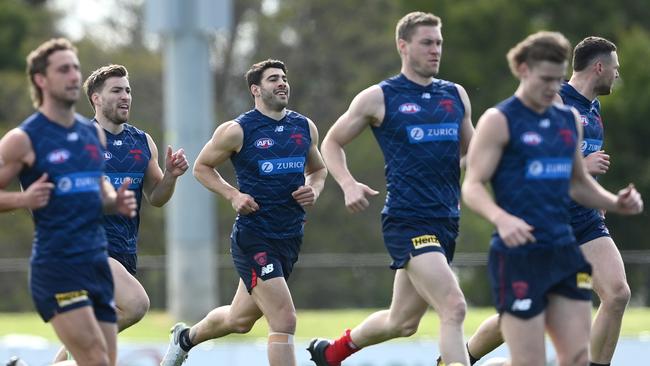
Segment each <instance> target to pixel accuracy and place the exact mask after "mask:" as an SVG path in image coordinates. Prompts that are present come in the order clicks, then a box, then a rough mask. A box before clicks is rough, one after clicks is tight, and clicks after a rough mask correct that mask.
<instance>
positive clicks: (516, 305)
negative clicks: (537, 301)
mask: <svg viewBox="0 0 650 366" xmlns="http://www.w3.org/2000/svg"><path fill="white" fill-rule="evenodd" d="M532 304H533V300H531V299H517V300H515V301H514V302H513V303H512V311H528V310H530V306H531V305H532Z"/></svg>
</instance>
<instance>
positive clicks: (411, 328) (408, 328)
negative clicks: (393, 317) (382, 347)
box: [396, 322, 419, 337]
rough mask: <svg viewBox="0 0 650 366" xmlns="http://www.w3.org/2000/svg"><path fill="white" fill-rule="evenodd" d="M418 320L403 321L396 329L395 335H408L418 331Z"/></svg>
mask: <svg viewBox="0 0 650 366" xmlns="http://www.w3.org/2000/svg"><path fill="white" fill-rule="evenodd" d="M418 326H419V322H403V323H402V324H400V325H399V326H398V327H397V329H396V333H397V334H396V336H397V337H410V336H412V335H413V334H415V332H417V331H418Z"/></svg>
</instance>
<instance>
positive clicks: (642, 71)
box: [0, 0, 650, 311]
mask: <svg viewBox="0 0 650 366" xmlns="http://www.w3.org/2000/svg"><path fill="white" fill-rule="evenodd" d="M45 3H47V1H20V0H0V133H2V134H4V133H5V132H6V131H7V130H8V129H10V128H13V127H14V126H16V125H17V124H18V123H19V122H20V121H22V120H23V119H24V118H25V117H26V116H27V115H29V114H30V113H31V112H32V107H31V103H30V100H29V93H28V87H27V79H26V76H25V73H24V68H25V64H24V59H25V56H26V55H27V53H28V52H29V50H31V49H33V48H34V47H35V46H36V45H38V44H39V43H40V42H42V41H43V40H45V39H48V38H50V37H54V36H59V35H61V32H60V30H58V27H57V21H58V20H59V19H60V18H61V16H62V15H63V14H61V13H59V12H57V11H55V10H52V8H50V7H47V6H46V5H45ZM141 5H142V3H141V1H135V2H134V1H129V0H115V7H114V9H113V11H115V12H120V14H127V15H128V17H120V18H123V19H130V21H129V22H120V21H116V20H115V18H112V19H113V20H106V21H105V24H103V27H102V28H101V32H99V33H98V32H93V29H88V30H87V32H86V34H85V37H84V38H83V39H81V40H80V41H79V42H77V43H76V45H77V47H78V48H79V56H80V60H81V63H82V70H83V74H84V76H88V75H89V73H90V72H91V71H92V70H94V69H95V68H97V67H99V66H101V65H104V64H107V63H119V64H123V65H125V66H126V67H127V68H128V69H129V72H130V81H131V86H132V89H133V106H132V112H131V113H132V114H131V121H132V122H133V123H134V124H135V125H137V126H138V127H140V128H142V129H144V130H146V131H148V132H149V133H150V134H151V135H152V137H153V138H154V140H156V141H157V143H158V146H159V147H160V146H161V145H162V146H164V144H165V139H164V126H163V123H162V121H163V116H162V110H163V108H162V103H163V101H162V85H161V80H162V73H163V72H165V68H164V65H163V63H162V59H161V54H160V50H159V47H156V46H155V45H156V44H157V42H156V40H155V39H154V40H153V41H152V40H151V38H150V37H149V38H148V36H147V34H146V33H145V32H144V31H143V27H144V22H143V16H142V14H143V9H142V6H141ZM233 5H234V6H233V20H232V22H231V25H230V29H228V30H227V31H225V32H219V33H218V34H216V35H215V36H214V38H213V43H212V44H213V46H212V47H213V49H214V57H213V60H212V63H213V65H214V74H213V77H214V78H215V81H216V85H217V93H216V100H215V103H214V105H215V109H216V114H217V117H218V118H217V119H218V121H215V127H216V126H217V125H218V124H219V123H220V122H222V121H226V120H230V119H232V118H234V117H236V116H237V115H239V114H240V113H242V112H244V111H246V110H248V109H250V108H251V106H252V99H251V97H250V95H249V92H248V90H247V88H246V85H245V81H244V79H243V74H244V72H245V71H246V70H247V69H248V68H249V66H250V64H252V63H253V62H256V61H259V60H263V59H266V58H278V59H281V60H284V61H285V62H286V64H287V66H288V69H289V73H288V76H289V81H290V83H291V87H292V96H291V103H290V108H291V109H295V110H297V111H299V112H301V113H303V114H305V115H307V116H309V117H311V118H312V119H313V120H314V121H315V122H316V124H317V125H318V126H319V129H320V137H321V139H322V137H323V136H324V135H325V133H326V132H327V130H328V128H329V127H330V126H331V124H332V123H333V122H334V121H335V120H336V119H337V118H338V116H339V115H340V114H342V113H343V112H344V111H345V110H346V108H347V106H348V104H349V103H350V101H351V99H352V98H353V97H354V95H356V93H358V92H359V91H361V90H362V89H364V88H366V87H367V86H369V85H372V84H375V83H378V82H379V81H381V80H383V79H385V78H386V77H389V76H392V75H394V74H397V73H398V72H399V67H400V61H399V56H398V54H397V51H396V48H395V40H394V37H395V36H394V32H395V24H396V22H397V20H398V19H399V18H401V17H402V16H403V15H404V14H405V13H407V12H410V11H414V10H422V11H427V12H432V13H434V14H436V15H438V16H440V17H441V18H442V20H443V27H442V31H443V36H444V39H445V43H444V50H443V58H442V65H441V70H440V75H439V77H440V78H443V79H447V80H452V81H454V82H457V83H459V84H462V85H463V86H464V87H465V89H466V90H467V92H468V94H469V96H470V98H471V102H472V109H473V113H472V114H473V120H474V121H476V120H477V119H478V117H479V116H480V115H481V113H482V112H483V111H484V110H485V109H487V108H489V107H491V106H493V105H494V104H496V103H497V102H499V101H500V100H502V99H504V98H506V97H508V96H509V95H511V94H512V92H513V91H514V89H515V88H516V85H517V81H516V80H515V79H514V78H513V77H512V75H511V74H510V71H509V70H508V67H507V64H506V60H505V53H506V52H507V51H508V49H509V48H510V47H512V46H513V45H514V44H515V43H516V42H518V41H520V40H521V39H523V38H524V37H525V36H526V35H528V34H529V33H531V32H534V31H537V30H540V29H548V30H557V31H560V32H562V33H564V34H565V35H566V36H567V38H569V40H570V41H571V42H572V43H573V44H576V43H577V42H579V41H580V40H581V39H582V38H584V37H586V36H589V35H599V36H603V37H606V38H609V39H611V40H612V41H614V42H615V43H616V44H617V45H618V47H619V50H618V54H619V60H620V64H621V80H620V82H619V83H618V85H617V87H616V88H615V91H614V93H613V94H612V95H610V96H606V97H603V98H601V102H602V108H603V120H604V124H605V128H606V135H607V137H606V142H605V147H604V148H605V150H606V151H608V152H609V153H610V154H612V166H611V169H610V171H609V172H608V173H607V174H606V175H605V176H603V177H602V178H601V179H600V182H601V183H602V184H603V185H604V186H605V187H607V188H608V189H610V190H617V189H619V188H622V187H623V186H624V185H626V184H627V183H628V182H631V181H632V182H635V184H636V186H637V188H638V189H639V190H640V191H641V193H642V194H644V196H645V197H650V161H648V160H649V159H650V145H649V144H647V142H648V141H649V140H650V124H648V123H647V122H646V121H645V119H646V116H648V115H650V88H648V85H650V72H648V71H647V70H648V69H646V67H647V66H643V65H645V64H646V62H647V60H649V59H650V23H648V21H647V19H649V18H650V3H648V2H647V1H645V0H622V1H619V2H616V3H614V2H611V1H607V0H592V1H586V0H577V1H572V2H567V1H560V0H522V1H517V2H514V1H507V0H463V1H453V0H438V1H435V2H434V1H431V0H399V1H390V0H368V1H363V2H351V1H345V0H308V1H307V0H263V1H262V0H234V1H233ZM118 20H119V19H118ZM567 77H568V75H567ZM188 92H191V91H188ZM77 109H78V111H79V112H80V113H82V114H84V115H86V116H90V115H91V109H90V107H89V106H88V103H87V102H86V101H85V100H80V101H79V103H78V108H77ZM188 123H190V122H189V121H188ZM205 138H206V141H207V139H208V138H209V136H206V137H205ZM346 152H347V156H348V162H349V165H350V169H351V171H352V172H353V174H354V175H355V176H356V177H357V179H358V180H360V181H362V182H364V183H366V184H368V185H370V186H371V187H372V188H375V189H377V190H379V191H381V192H382V194H381V195H380V196H378V197H376V198H374V199H373V200H372V202H371V206H370V207H369V209H368V210H366V211H365V212H363V213H361V214H357V215H351V214H349V213H348V212H347V211H346V210H345V208H344V205H343V196H342V193H341V191H340V189H339V188H338V186H337V185H336V184H335V182H334V181H333V179H328V182H327V184H326V187H325V190H324V192H323V193H322V195H321V196H320V198H319V201H318V203H317V206H316V207H315V208H313V209H311V211H310V212H309V213H308V223H307V226H306V234H305V240H304V245H303V249H302V252H303V253H347V254H348V255H349V256H351V257H352V256H355V255H359V254H361V253H384V252H385V250H384V246H383V242H382V237H381V230H380V221H379V219H380V214H379V213H380V211H381V207H382V205H383V197H384V195H385V181H384V176H383V157H382V155H381V152H380V150H379V148H378V147H377V146H376V142H375V141H374V138H373V137H372V134H371V133H370V132H369V131H366V132H365V133H364V134H363V135H362V136H361V137H360V138H359V139H358V140H356V141H354V142H353V143H352V144H351V145H349V147H348V148H346ZM194 158H195V157H189V159H190V160H191V161H193V159H194ZM224 175H225V176H226V178H228V179H229V180H230V181H233V180H232V179H231V178H232V176H233V172H232V169H231V168H230V167H227V168H226V169H225V170H224ZM183 179H193V177H191V176H190V175H189V174H188V175H187V176H185V177H183V178H181V183H179V184H182V180H183ZM13 188H16V186H14V187H13ZM218 206H219V207H218V210H219V215H218V216H219V222H218V227H219V241H218V243H215V245H218V253H219V255H222V256H227V255H228V248H229V239H228V236H229V233H230V229H231V226H232V221H233V219H234V216H235V215H234V212H233V211H232V208H231V207H230V204H229V203H228V202H224V201H223V200H218ZM142 218H143V221H142V227H141V240H140V244H139V245H140V255H143V256H144V255H163V254H164V245H163V244H164V234H163V231H162V230H160V228H161V227H162V225H163V224H164V223H163V212H162V210H158V209H152V208H151V207H149V206H148V205H147V204H146V203H145V204H144V205H143V210H142ZM647 223H648V214H647V213H645V214H643V215H641V216H637V217H617V216H614V215H612V216H611V217H608V225H609V227H610V229H611V232H612V235H613V236H614V238H615V241H616V243H617V244H618V245H619V247H620V248H621V249H627V250H632V249H648V244H647V242H646V235H647V232H648V231H647V227H646V226H645V225H647ZM491 231H492V227H491V225H490V224H488V223H487V222H485V221H484V220H482V219H480V218H478V217H477V216H476V215H474V214H473V213H471V212H470V211H469V210H464V211H463V217H462V220H461V234H460V237H459V240H458V243H457V251H458V252H485V251H486V250H487V247H488V241H489V235H490V233H491ZM31 237H32V224H31V221H30V217H29V214H28V213H27V212H24V211H17V212H12V213H8V214H2V215H1V216H0V246H1V248H2V255H1V256H0V257H4V258H17V257H28V256H29V253H30V243H31ZM388 262H389V258H388V256H387V255H386V264H387V265H388ZM387 265H386V267H382V268H379V267H354V268H310V267H305V266H303V267H298V268H296V270H295V272H294V276H292V278H291V279H290V286H291V287H292V292H293V294H294V298H295V301H296V304H297V306H298V307H303V308H304V307H311V308H317V307H356V306H373V307H376V306H385V305H387V304H388V302H389V300H390V292H391V287H392V277H393V273H392V271H390V270H389V269H388V268H387ZM627 269H628V277H629V280H630V283H631V285H632V290H633V296H634V301H635V302H636V303H637V304H639V305H648V304H649V303H650V278H649V277H650V274H649V266H648V265H644V266H640V265H628V266H627ZM140 273H141V275H140V276H141V279H142V280H143V282H144V284H145V287H146V288H147V289H148V292H149V294H150V296H151V298H152V304H153V306H154V307H163V306H164V299H165V295H164V291H165V286H164V280H165V274H164V271H161V270H159V269H158V270H155V269H152V270H141V271H140ZM458 273H459V277H460V279H461V285H462V287H463V289H464V291H465V293H466V296H467V298H468V301H469V303H470V304H473V305H488V304H489V303H490V300H489V291H488V288H487V279H486V278H487V276H486V275H485V274H486V272H485V267H482V266H479V267H463V268H461V269H459V271H458ZM2 276H3V281H0V291H2V293H3V294H4V296H3V300H2V301H0V311H3V310H16V309H20V310H31V306H32V305H31V302H30V300H29V296H28V294H27V291H26V288H27V280H26V274H25V273H20V274H16V273H9V272H6V273H2ZM236 280H237V278H236V274H235V272H234V271H233V270H232V269H229V268H226V269H222V270H220V273H219V282H220V291H219V292H220V299H221V302H227V301H229V300H230V297H229V296H231V294H232V293H233V291H234V288H235V286H236ZM188 281H191V279H188Z"/></svg>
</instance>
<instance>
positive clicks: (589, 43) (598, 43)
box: [573, 36, 616, 71]
mask: <svg viewBox="0 0 650 366" xmlns="http://www.w3.org/2000/svg"><path fill="white" fill-rule="evenodd" d="M614 51H616V45H615V44H614V43H613V42H611V41H609V40H607V39H605V38H602V37H593V36H592V37H587V38H585V39H583V40H582V41H580V43H578V44H577V45H576V48H574V49H573V71H582V70H584V69H585V68H586V67H587V66H589V64H590V63H591V62H592V61H593V60H595V59H596V58H597V57H598V56H601V55H609V54H610V53H612V52H614Z"/></svg>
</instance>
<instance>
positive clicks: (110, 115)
mask: <svg viewBox="0 0 650 366" xmlns="http://www.w3.org/2000/svg"><path fill="white" fill-rule="evenodd" d="M102 114H103V115H104V116H105V117H106V118H107V119H108V120H109V121H111V122H113V123H115V124H118V125H121V124H123V123H126V121H128V120H129V112H126V115H125V116H124V117H123V116H122V115H121V114H120V110H119V109H118V108H117V106H116V107H110V106H103V107H102Z"/></svg>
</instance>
